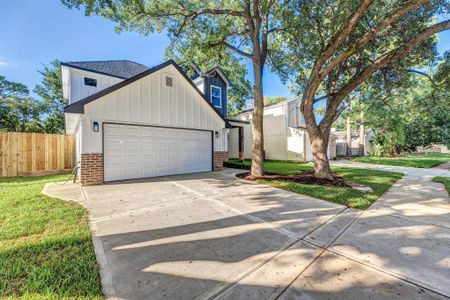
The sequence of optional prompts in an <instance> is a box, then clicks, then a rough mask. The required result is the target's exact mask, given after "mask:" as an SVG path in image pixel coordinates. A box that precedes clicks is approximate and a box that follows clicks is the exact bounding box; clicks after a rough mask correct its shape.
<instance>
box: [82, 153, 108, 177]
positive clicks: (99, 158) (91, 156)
mask: <svg viewBox="0 0 450 300" xmlns="http://www.w3.org/2000/svg"><path fill="white" fill-rule="evenodd" d="M80 179H81V185H92V184H99V183H102V182H103V154H101V153H86V154H81V168H80Z"/></svg>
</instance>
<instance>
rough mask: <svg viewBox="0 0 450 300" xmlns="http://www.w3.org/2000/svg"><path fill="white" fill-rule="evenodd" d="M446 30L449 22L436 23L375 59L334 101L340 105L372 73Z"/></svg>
mask: <svg viewBox="0 0 450 300" xmlns="http://www.w3.org/2000/svg"><path fill="white" fill-rule="evenodd" d="M448 29H450V20H446V21H443V22H440V23H437V24H435V25H433V26H431V27H428V28H427V29H425V30H424V31H422V32H421V33H419V34H418V35H416V38H415V39H413V40H411V41H409V43H405V44H403V45H402V46H400V47H398V48H397V49H394V50H392V51H390V52H388V53H386V54H384V55H382V56H381V57H379V58H378V59H376V60H375V61H374V63H373V64H372V65H370V66H369V67H368V68H366V69H365V70H363V71H362V72H361V73H359V74H357V75H355V76H354V77H353V78H352V79H350V81H349V82H348V83H347V84H346V85H345V86H344V87H342V88H341V90H340V91H339V92H338V93H337V94H336V100H337V101H338V102H339V103H340V101H342V100H343V99H344V98H345V97H346V96H347V95H348V94H349V93H350V92H351V91H353V90H354V89H355V88H356V87H357V86H358V85H360V84H361V83H362V82H363V81H364V80H366V79H367V78H369V77H370V76H371V75H372V74H373V73H374V72H376V71H378V70H380V69H381V68H383V67H385V66H386V65H388V64H390V63H392V62H394V61H396V60H398V59H400V58H402V57H403V56H405V55H407V54H408V53H409V52H411V51H412V50H413V49H414V48H416V47H417V46H418V45H419V44H420V43H422V42H423V41H424V40H425V39H426V38H428V37H429V36H431V35H433V34H436V33H438V32H441V31H445V30H448Z"/></svg>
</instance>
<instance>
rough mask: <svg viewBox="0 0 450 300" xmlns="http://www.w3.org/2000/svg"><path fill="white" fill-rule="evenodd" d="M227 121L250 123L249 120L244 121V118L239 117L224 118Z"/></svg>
mask: <svg viewBox="0 0 450 300" xmlns="http://www.w3.org/2000/svg"><path fill="white" fill-rule="evenodd" d="M226 120H227V121H230V122H236V123H242V124H250V122H249V121H244V120H239V119H234V118H226Z"/></svg>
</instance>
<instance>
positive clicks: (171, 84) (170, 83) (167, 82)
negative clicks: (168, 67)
mask: <svg viewBox="0 0 450 300" xmlns="http://www.w3.org/2000/svg"><path fill="white" fill-rule="evenodd" d="M166 85H167V86H173V79H172V77H169V76H166Z"/></svg>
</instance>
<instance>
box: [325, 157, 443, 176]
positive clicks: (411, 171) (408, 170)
mask: <svg viewBox="0 0 450 300" xmlns="http://www.w3.org/2000/svg"><path fill="white" fill-rule="evenodd" d="M330 164H331V165H332V166H340V167H348V168H360V169H369V170H380V171H388V172H399V173H404V174H406V175H411V176H413V177H419V178H423V177H425V176H429V177H436V176H443V177H450V170H448V169H443V168H441V167H435V168H429V169H426V168H412V167H400V166H389V165H381V164H380V165H378V164H368V163H361V162H355V161H350V160H346V159H341V160H331V161H330Z"/></svg>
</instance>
